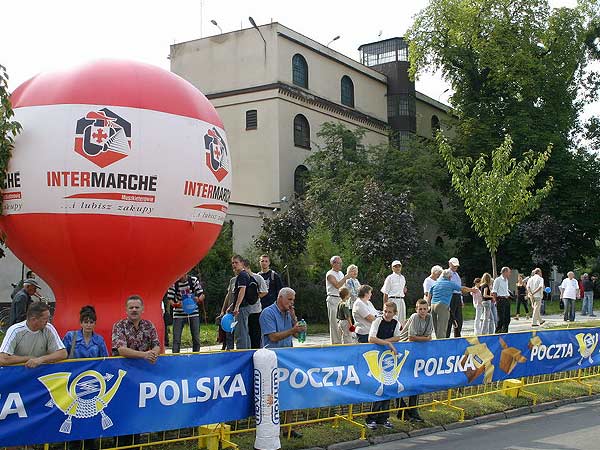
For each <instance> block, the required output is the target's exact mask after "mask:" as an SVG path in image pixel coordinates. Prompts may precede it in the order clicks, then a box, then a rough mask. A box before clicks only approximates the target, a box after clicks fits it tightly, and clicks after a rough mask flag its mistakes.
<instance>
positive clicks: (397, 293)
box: [381, 260, 407, 324]
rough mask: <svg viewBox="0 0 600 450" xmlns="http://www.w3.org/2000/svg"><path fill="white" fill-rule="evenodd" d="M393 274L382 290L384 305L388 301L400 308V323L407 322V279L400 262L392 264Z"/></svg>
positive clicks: (387, 279) (389, 276)
mask: <svg viewBox="0 0 600 450" xmlns="http://www.w3.org/2000/svg"><path fill="white" fill-rule="evenodd" d="M392 270H393V272H392V273H391V274H389V275H388V276H387V277H386V279H385V281H384V283H383V287H382V288H381V292H382V293H383V304H384V305H385V303H386V302H387V301H390V302H394V303H395V304H396V306H397V308H398V322H400V324H403V323H404V322H406V304H405V303H404V295H405V294H406V290H407V289H406V279H405V278H404V275H402V273H401V272H402V263H401V262H400V261H398V260H395V261H393V262H392Z"/></svg>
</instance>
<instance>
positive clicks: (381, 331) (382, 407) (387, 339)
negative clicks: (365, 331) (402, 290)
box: [366, 301, 400, 430]
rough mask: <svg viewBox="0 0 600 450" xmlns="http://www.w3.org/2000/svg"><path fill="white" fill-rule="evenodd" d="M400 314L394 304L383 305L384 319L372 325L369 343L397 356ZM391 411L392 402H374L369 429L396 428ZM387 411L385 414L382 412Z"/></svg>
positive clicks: (368, 418)
mask: <svg viewBox="0 0 600 450" xmlns="http://www.w3.org/2000/svg"><path fill="white" fill-rule="evenodd" d="M397 314H398V307H397V306H396V304H395V303H394V302H391V301H390V302H386V303H385V304H384V305H383V317H377V318H376V319H375V320H374V321H373V323H372V324H371V330H370V331H369V342H370V343H372V344H379V345H385V346H387V347H389V348H390V350H391V351H392V352H393V353H394V354H397V353H398V352H397V351H396V347H394V342H398V341H399V340H400V324H399V323H398V321H397V320H396V319H394V316H396V315H397ZM388 409H390V400H389V399H388V400H380V401H378V402H373V405H372V406H371V412H372V413H373V414H370V415H368V416H367V418H366V422H367V427H369V429H371V430H376V429H377V425H382V426H383V427H384V428H387V429H388V430H389V429H392V428H393V427H394V426H393V425H392V423H391V422H390V421H389V417H390V413H389V412H388V411H386V410H388ZM380 411H385V412H380Z"/></svg>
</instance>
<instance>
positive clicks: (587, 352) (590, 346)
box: [575, 333, 598, 366]
mask: <svg viewBox="0 0 600 450" xmlns="http://www.w3.org/2000/svg"><path fill="white" fill-rule="evenodd" d="M575 338H576V339H577V343H578V344H579V354H580V355H581V358H580V359H579V362H578V363H577V364H578V365H579V366H580V365H581V363H582V362H583V360H584V359H586V358H587V360H588V361H589V362H590V364H593V362H594V359H593V358H592V354H593V353H594V350H596V346H597V345H598V333H594V334H592V333H578V334H576V335H575Z"/></svg>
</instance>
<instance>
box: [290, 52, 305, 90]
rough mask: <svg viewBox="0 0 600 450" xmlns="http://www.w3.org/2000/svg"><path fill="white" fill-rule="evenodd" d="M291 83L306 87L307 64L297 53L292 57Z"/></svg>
mask: <svg viewBox="0 0 600 450" xmlns="http://www.w3.org/2000/svg"><path fill="white" fill-rule="evenodd" d="M292 83H294V84H295V85H296V86H300V87H303V88H306V89H308V64H307V63H306V59H304V56H302V55H300V54H299V53H296V54H295V55H294V56H293V58H292Z"/></svg>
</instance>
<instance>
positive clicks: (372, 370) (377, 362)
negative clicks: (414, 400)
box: [363, 350, 410, 395]
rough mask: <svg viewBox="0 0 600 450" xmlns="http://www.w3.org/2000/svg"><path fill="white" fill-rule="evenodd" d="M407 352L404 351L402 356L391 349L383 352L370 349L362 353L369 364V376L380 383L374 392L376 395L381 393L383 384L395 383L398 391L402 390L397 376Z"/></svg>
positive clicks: (402, 387) (390, 384)
mask: <svg viewBox="0 0 600 450" xmlns="http://www.w3.org/2000/svg"><path fill="white" fill-rule="evenodd" d="M380 353H381V354H380ZM409 353H410V352H409V351H408V350H406V351H405V352H404V356H402V355H397V354H394V352H392V351H391V350H386V351H384V352H379V351H378V350H370V351H368V352H366V353H363V358H365V361H367V365H368V366H369V376H371V377H373V378H375V379H376V380H377V381H379V383H380V384H379V388H378V389H377V392H375V394H376V395H382V394H383V386H384V385H385V386H393V385H394V384H396V383H397V384H398V392H402V391H403V390H404V385H403V384H402V383H400V380H399V379H398V378H399V377H400V371H401V370H402V366H404V363H405V362H406V358H408V354H409ZM400 358H401V359H400Z"/></svg>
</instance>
